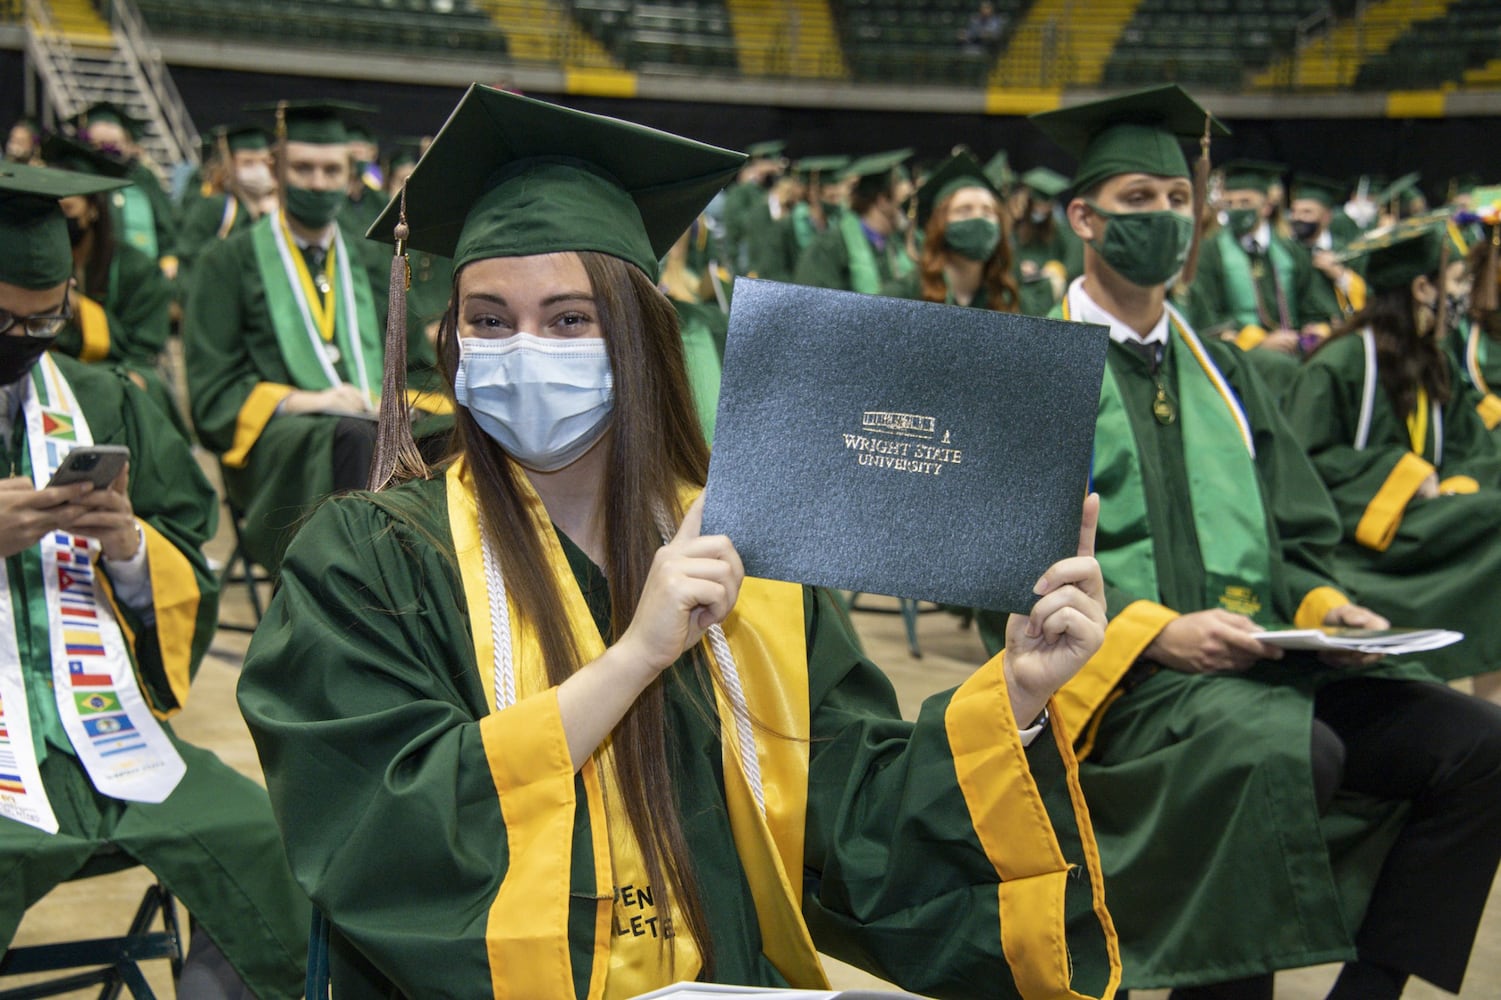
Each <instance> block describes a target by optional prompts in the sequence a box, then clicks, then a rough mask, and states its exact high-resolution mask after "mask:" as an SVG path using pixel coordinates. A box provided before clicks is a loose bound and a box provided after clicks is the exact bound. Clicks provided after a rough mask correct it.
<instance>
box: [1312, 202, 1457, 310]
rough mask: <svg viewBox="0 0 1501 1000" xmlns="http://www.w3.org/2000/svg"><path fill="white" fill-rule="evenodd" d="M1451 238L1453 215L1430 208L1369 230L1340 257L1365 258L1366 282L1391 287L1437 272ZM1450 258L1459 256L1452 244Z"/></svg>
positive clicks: (1375, 288)
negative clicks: (1421, 212)
mask: <svg viewBox="0 0 1501 1000" xmlns="http://www.w3.org/2000/svg"><path fill="white" fill-rule="evenodd" d="M1448 242H1449V216H1448V215H1447V214H1446V213H1443V212H1430V213H1428V214H1425V215H1416V216H1413V217H1412V218H1410V219H1403V220H1402V221H1401V222H1396V223H1393V224H1392V225H1390V226H1383V227H1382V228H1381V229H1375V230H1372V231H1371V232H1369V233H1365V234H1364V235H1362V236H1360V237H1359V238H1358V239H1355V240H1354V241H1352V242H1351V243H1349V244H1348V245H1347V246H1346V247H1345V249H1344V251H1343V252H1342V253H1341V254H1340V255H1339V259H1340V260H1342V261H1345V262H1349V261H1353V260H1356V259H1363V260H1364V261H1365V280H1366V284H1367V285H1369V286H1370V287H1371V289H1372V290H1373V291H1378V292H1380V291H1388V290H1390V289H1393V288H1401V287H1402V286H1404V285H1408V284H1411V283H1412V280H1413V279H1414V278H1416V277H1418V276H1419V275H1424V274H1427V275H1431V274H1436V273H1437V272H1438V268H1439V263H1440V261H1441V260H1442V259H1443V253H1444V245H1445V244H1446V243H1448ZM1449 259H1450V260H1458V259H1459V258H1458V257H1457V256H1455V252H1454V250H1453V248H1452V245H1451V249H1450V252H1449Z"/></svg>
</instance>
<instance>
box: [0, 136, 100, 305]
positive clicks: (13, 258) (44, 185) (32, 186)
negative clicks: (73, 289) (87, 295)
mask: <svg viewBox="0 0 1501 1000" xmlns="http://www.w3.org/2000/svg"><path fill="white" fill-rule="evenodd" d="M127 183H128V182H127V181H123V180H120V179H119V178H115V177H99V176H97V175H93V174H84V173H74V172H73V171H69V170H58V169H56V168H53V167H33V166H28V165H26V164H22V163H4V164H0V246H4V247H5V248H6V250H5V253H3V254H0V281H3V282H5V283H7V284H11V285H18V286H20V287H21V288H26V289H30V290H33V291H35V290H40V289H44V288H53V287H56V286H57V285H61V284H62V283H63V282H65V281H67V280H68V279H69V278H70V277H72V275H73V246H72V244H71V243H69V242H68V223H67V221H66V220H65V219H64V217H63V212H62V209H61V208H59V207H58V204H57V200H58V199H59V198H70V197H72V196H74V195H86V194H95V193H97V192H99V191H111V190H114V189H115V188H120V187H125V186H126V184H127Z"/></svg>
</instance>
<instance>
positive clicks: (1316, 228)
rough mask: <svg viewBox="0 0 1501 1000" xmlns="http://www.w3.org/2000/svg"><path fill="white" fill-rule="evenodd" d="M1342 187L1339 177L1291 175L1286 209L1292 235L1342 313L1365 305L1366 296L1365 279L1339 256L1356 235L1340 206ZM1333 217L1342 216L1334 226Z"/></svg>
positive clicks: (1344, 313) (1345, 314)
mask: <svg viewBox="0 0 1501 1000" xmlns="http://www.w3.org/2000/svg"><path fill="white" fill-rule="evenodd" d="M1345 190H1346V188H1345V185H1344V184H1341V183H1340V182H1339V181H1334V180H1330V179H1328V178H1327V177H1318V176H1315V175H1313V174H1297V175H1295V176H1294V177H1293V188H1292V201H1291V203H1290V204H1289V205H1288V213H1287V216H1288V226H1289V228H1290V229H1291V230H1292V234H1293V239H1295V240H1297V241H1298V242H1299V243H1300V244H1302V246H1303V248H1304V249H1305V250H1307V251H1308V252H1309V254H1310V255H1311V256H1312V258H1313V266H1314V269H1315V270H1316V271H1318V273H1319V275H1320V276H1321V277H1322V278H1323V279H1324V281H1326V282H1327V283H1328V285H1329V293H1330V294H1331V295H1333V296H1334V300H1335V302H1336V303H1337V304H1338V305H1339V309H1340V314H1341V315H1342V316H1348V315H1350V314H1351V313H1355V312H1359V311H1360V310H1361V309H1363V308H1365V300H1366V286H1365V279H1363V278H1362V277H1361V276H1360V273H1359V271H1358V270H1356V269H1355V268H1353V267H1351V266H1349V265H1348V264H1346V263H1345V262H1344V261H1342V260H1340V259H1339V257H1338V254H1339V253H1340V251H1342V250H1344V248H1345V245H1346V244H1347V243H1349V242H1350V240H1352V239H1354V238H1355V236H1357V235H1359V230H1358V229H1356V228H1355V223H1354V221H1353V220H1351V219H1350V217H1349V216H1348V215H1345V212H1344V209H1343V208H1342V207H1341V206H1342V205H1343V204H1344V196H1345ZM1336 219H1342V220H1343V221H1344V224H1343V225H1340V226H1336V225H1335V220H1336Z"/></svg>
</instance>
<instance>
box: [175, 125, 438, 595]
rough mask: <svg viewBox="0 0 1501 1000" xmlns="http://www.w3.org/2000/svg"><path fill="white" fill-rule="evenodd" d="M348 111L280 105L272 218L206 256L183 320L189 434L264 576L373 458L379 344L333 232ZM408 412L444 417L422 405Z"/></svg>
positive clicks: (366, 299) (352, 256)
mask: <svg viewBox="0 0 1501 1000" xmlns="http://www.w3.org/2000/svg"><path fill="white" fill-rule="evenodd" d="M347 110H348V109H347V108H346V107H344V106H342V105H336V104H328V103H322V102H311V103H298V104H285V105H283V106H281V107H280V108H279V110H278V114H279V116H280V118H281V120H282V126H281V128H280V129H279V131H281V132H282V134H281V135H279V136H278V142H277V157H278V163H277V170H278V175H279V177H278V180H279V184H280V197H281V203H282V204H281V208H280V209H279V210H278V211H276V212H273V213H270V214H268V215H265V216H263V217H262V218H261V219H260V220H259V221H257V222H256V223H255V224H254V225H253V226H251V227H250V228H249V229H248V230H246V231H245V232H243V233H240V234H238V235H236V236H234V237H231V238H230V239H228V240H224V241H222V242H220V243H218V244H216V245H215V246H214V247H212V248H211V249H210V250H209V251H208V252H207V253H205V254H204V255H203V257H202V259H201V260H200V261H199V263H198V264H197V266H196V268H195V273H194V277H193V288H192V290H191V291H190V293H189V296H188V302H187V311H186V314H185V317H184V323H183V348H184V353H185V359H186V363H187V376H188V394H189V396H190V399H191V403H192V414H193V424H194V426H195V428H196V429H197V431H198V437H199V439H200V440H201V441H202V442H203V443H204V445H205V446H207V447H208V448H209V449H210V450H212V451H214V452H215V453H216V454H217V455H218V456H219V459H220V461H221V462H222V464H223V467H224V479H225V488H226V490H227V492H228V493H229V497H230V500H231V502H232V503H234V504H235V505H236V506H237V507H238V508H239V509H240V510H241V511H243V512H244V515H245V525H244V542H245V547H246V549H247V551H248V553H249V555H250V557H251V558H252V559H254V560H255V561H256V562H258V563H260V564H261V565H262V566H265V567H266V568H267V569H269V570H271V571H273V572H274V571H275V569H276V567H277V566H279V565H280V563H281V554H282V551H283V550H284V549H285V547H286V544H287V542H288V541H289V540H290V538H291V536H292V534H293V533H294V531H295V530H296V527H297V525H298V523H299V522H300V520H301V519H302V517H303V516H304V515H305V514H306V512H307V510H308V508H309V507H310V506H311V505H312V504H313V503H315V502H317V501H318V500H320V499H322V498H323V497H325V496H328V495H329V494H330V493H333V492H336V491H340V490H347V489H357V488H359V487H362V486H364V484H365V477H366V476H367V474H368V471H369V466H370V459H371V456H372V455H373V454H374V445H375V434H374V427H375V424H374V415H375V410H376V407H377V405H378V403H379V399H380V393H381V378H382V375H381V373H382V370H383V367H384V366H383V359H384V336H383V330H382V327H381V325H380V321H379V316H380V312H379V311H378V310H377V306H376V296H375V293H374V292H373V290H372V288H371V283H370V280H369V278H368V277H367V272H366V269H365V267H364V263H365V262H364V260H363V259H362V257H361V254H360V251H359V249H358V247H357V244H355V242H354V241H353V239H351V238H350V236H349V234H348V233H346V232H345V231H344V230H343V228H342V227H341V226H340V225H339V221H338V220H339V214H340V212H341V210H342V209H343V207H344V205H345V204H346V202H347V195H346V191H347V188H348V184H349V176H350V159H349V147H348V135H347V132H346V131H345V127H344V121H343V115H344V114H345V113H346V111H347ZM382 301H383V300H382ZM415 405H417V406H418V407H419V408H420V407H422V406H427V407H429V408H430V409H431V410H441V409H443V408H444V407H443V404H441V403H440V402H438V401H437V400H436V398H435V397H431V396H422V397H421V398H420V399H418V400H416V403H415Z"/></svg>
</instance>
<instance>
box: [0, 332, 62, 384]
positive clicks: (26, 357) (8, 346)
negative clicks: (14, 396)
mask: <svg viewBox="0 0 1501 1000" xmlns="http://www.w3.org/2000/svg"><path fill="white" fill-rule="evenodd" d="M56 342H57V338H56V337H28V336H25V335H21V336H15V335H12V334H9V333H0V385H10V384H11V383H12V382H14V381H16V380H17V379H19V378H20V377H21V376H23V375H25V374H26V373H27V372H29V371H31V368H32V366H33V365H35V364H36V363H37V361H38V360H39V359H40V358H41V356H42V355H43V353H45V352H46V350H47V348H49V347H51V346H52V345H53V344H54V343H56Z"/></svg>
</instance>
